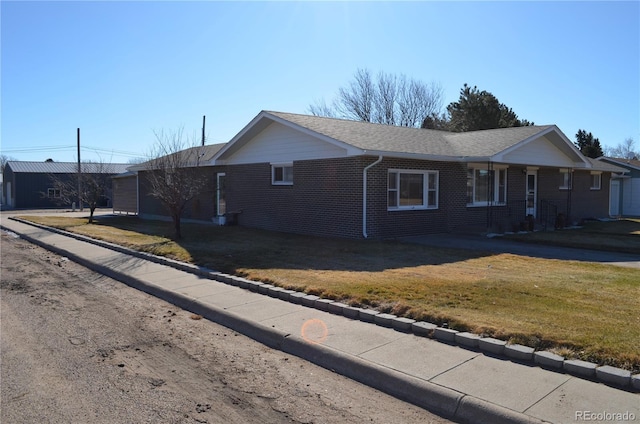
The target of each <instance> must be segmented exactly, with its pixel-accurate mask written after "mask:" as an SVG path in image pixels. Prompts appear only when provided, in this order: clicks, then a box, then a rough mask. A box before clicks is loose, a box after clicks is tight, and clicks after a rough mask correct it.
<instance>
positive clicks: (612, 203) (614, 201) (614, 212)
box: [609, 180, 620, 216]
mask: <svg viewBox="0 0 640 424" xmlns="http://www.w3.org/2000/svg"><path fill="white" fill-rule="evenodd" d="M618 215H620V180H611V184H610V186H609V216H618Z"/></svg>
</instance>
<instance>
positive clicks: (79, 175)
mask: <svg viewBox="0 0 640 424" xmlns="http://www.w3.org/2000/svg"><path fill="white" fill-rule="evenodd" d="M78 207H79V208H80V212H82V168H81V167H80V128H78Z"/></svg>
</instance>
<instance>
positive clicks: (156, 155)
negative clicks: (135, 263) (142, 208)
mask: <svg viewBox="0 0 640 424" xmlns="http://www.w3.org/2000/svg"><path fill="white" fill-rule="evenodd" d="M154 134H155V136H156V144H155V145H154V147H153V149H152V152H151V154H150V155H149V157H152V158H153V159H151V160H149V161H147V162H145V163H144V166H145V171H146V172H145V177H146V181H147V183H148V185H149V195H150V196H152V197H154V198H156V199H158V201H159V202H160V203H161V204H162V205H163V206H164V207H165V209H166V210H167V212H168V213H169V216H170V217H171V219H172V221H173V226H174V230H175V237H176V239H180V238H182V230H181V225H180V224H181V218H182V214H183V212H184V209H185V207H186V206H187V203H188V202H189V201H190V200H191V199H193V198H194V197H196V196H197V195H198V194H199V193H200V192H201V191H202V189H204V188H205V186H206V185H207V183H208V180H207V178H206V176H205V174H204V173H203V172H201V171H202V170H201V168H199V166H200V165H201V159H202V156H203V153H204V152H203V148H202V147H201V146H198V139H197V137H195V136H194V137H192V138H191V143H189V141H188V140H187V139H185V138H184V136H183V130H182V129H179V130H177V131H173V132H165V131H160V132H154Z"/></svg>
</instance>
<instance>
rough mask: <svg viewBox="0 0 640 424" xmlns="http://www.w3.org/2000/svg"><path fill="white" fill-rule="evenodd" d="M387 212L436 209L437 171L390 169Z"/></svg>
mask: <svg viewBox="0 0 640 424" xmlns="http://www.w3.org/2000/svg"><path fill="white" fill-rule="evenodd" d="M387 208H388V210H407V209H409V210H411V209H437V208H438V171H419V170H418V171H415V170H404V169H403V170H400V169H390V170H389V178H388V184H387Z"/></svg>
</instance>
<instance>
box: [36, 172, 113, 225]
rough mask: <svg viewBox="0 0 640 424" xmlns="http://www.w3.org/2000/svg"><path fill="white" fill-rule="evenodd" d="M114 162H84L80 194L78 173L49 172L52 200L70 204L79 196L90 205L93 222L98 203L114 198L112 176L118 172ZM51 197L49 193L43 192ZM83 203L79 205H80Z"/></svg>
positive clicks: (90, 220)
mask: <svg viewBox="0 0 640 424" xmlns="http://www.w3.org/2000/svg"><path fill="white" fill-rule="evenodd" d="M117 173H118V172H117V169H116V168H115V166H114V165H113V164H110V163H105V162H90V161H88V162H82V163H81V164H80V178H81V183H82V184H81V187H82V192H81V193H80V196H78V179H77V177H76V175H72V176H70V175H68V174H49V180H50V181H51V184H52V186H53V190H54V196H53V197H52V198H51V200H52V201H53V202H54V203H56V204H58V205H70V204H72V203H74V202H75V201H76V200H77V199H78V198H79V199H80V201H81V202H82V203H86V204H87V205H88V206H89V211H90V213H89V223H90V224H91V223H92V222H93V213H94V212H95V210H96V208H97V207H98V205H100V204H103V203H104V202H105V201H106V200H108V199H111V198H112V189H111V177H112V176H113V175H115V174H117ZM41 195H42V196H43V197H50V196H49V193H41ZM80 206H81V205H78V207H80Z"/></svg>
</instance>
